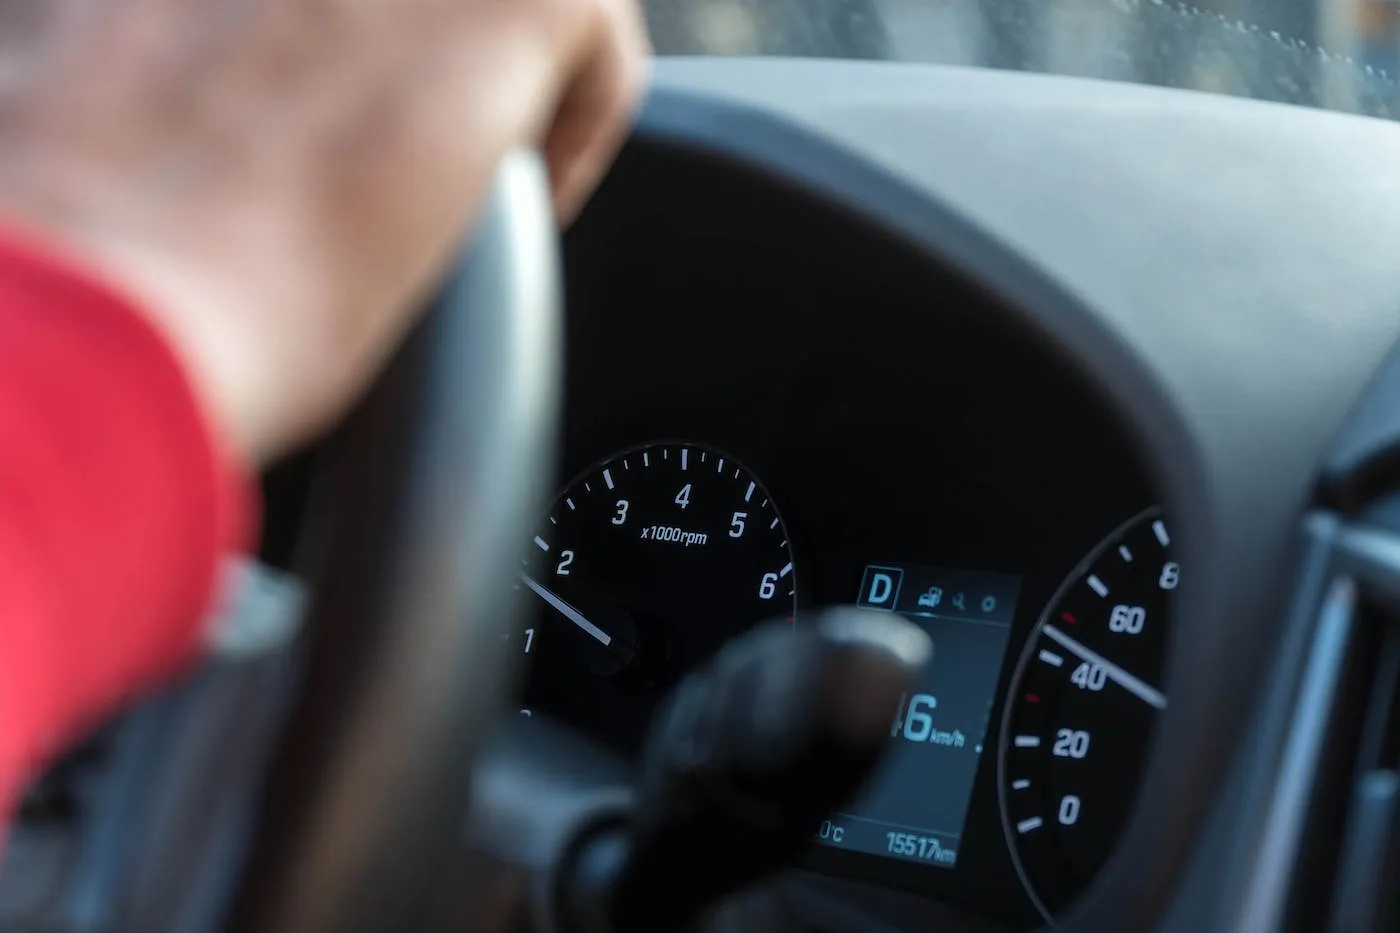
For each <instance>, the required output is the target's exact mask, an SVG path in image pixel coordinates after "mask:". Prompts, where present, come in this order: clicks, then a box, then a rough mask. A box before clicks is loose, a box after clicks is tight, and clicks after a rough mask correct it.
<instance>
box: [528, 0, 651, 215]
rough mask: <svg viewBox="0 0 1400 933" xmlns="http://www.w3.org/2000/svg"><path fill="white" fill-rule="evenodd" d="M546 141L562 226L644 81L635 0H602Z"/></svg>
mask: <svg viewBox="0 0 1400 933" xmlns="http://www.w3.org/2000/svg"><path fill="white" fill-rule="evenodd" d="M597 10H598V15H597V16H596V17H595V18H594V20H593V23H592V25H591V27H590V30H589V34H588V35H587V36H586V37H585V44H584V45H583V47H582V54H581V55H580V57H579V59H578V60H577V64H576V65H575V71H574V73H573V74H572V75H571V76H570V79H569V83H568V84H567V85H566V87H565V90H564V93H563V96H562V97H561V98H560V101H559V106H558V108H557V109H556V111H555V114H554V119H553V122H552V123H551V125H550V128H549V131H548V134H547V136H546V139H545V145H544V149H545V158H546V160H547V161H548V163H549V170H550V179H551V182H552V185H553V188H554V209H555V214H556V215H557V216H558V218H559V220H560V222H561V223H565V224H567V223H568V222H569V221H571V220H572V219H573V218H574V216H575V215H576V214H577V213H578V211H579V210H580V208H581V207H582V206H583V203H584V201H585V200H587V198H588V196H589V195H590V194H591V193H592V192H593V189H594V188H595V187H596V186H597V184H598V181H599V180H600V179H601V178H602V176H603V173H604V172H605V171H606V170H607V168H608V166H609V165H610V164H611V163H612V160H613V157H614V156H615V155H616V154H617V150H618V148H619V147H620V146H621V145H622V141H623V139H624V138H625V136H626V134H627V130H628V127H629V126H630V125H631V121H632V115H633V113H634V111H635V109H636V106H637V101H638V100H639V99H640V97H641V94H642V89H643V87H644V86H645V83H646V76H647V72H648V56H649V51H650V49H649V47H648V44H647V39H646V30H645V28H644V26H643V23H642V16H641V11H640V9H639V8H638V6H637V4H636V3H635V0H602V2H600V3H599V4H598V7H597Z"/></svg>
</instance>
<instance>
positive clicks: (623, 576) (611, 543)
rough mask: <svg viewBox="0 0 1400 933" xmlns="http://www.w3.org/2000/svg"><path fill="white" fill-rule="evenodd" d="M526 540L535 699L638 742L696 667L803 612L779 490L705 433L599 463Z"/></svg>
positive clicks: (539, 706)
mask: <svg viewBox="0 0 1400 933" xmlns="http://www.w3.org/2000/svg"><path fill="white" fill-rule="evenodd" d="M527 552H528V556H527V557H526V559H525V560H524V561H523V566H522V569H521V574H520V582H521V584H522V585H523V586H524V587H526V588H527V589H528V590H529V591H530V592H532V593H534V595H535V596H536V597H538V599H537V604H538V607H539V612H538V613H537V614H536V616H535V618H534V620H533V622H532V623H531V624H530V626H529V628H527V629H526V630H525V631H524V633H523V637H522V650H523V651H524V652H525V654H526V655H527V656H528V660H529V662H530V671H529V675H528V681H527V684H526V688H525V692H524V695H523V698H522V701H523V707H524V711H527V712H531V713H533V712H534V711H536V710H538V711H540V712H542V713H547V714H549V715H550V716H552V717H554V718H556V719H559V720H562V721H564V722H566V723H569V724H570V725H573V726H574V727H576V728H578V729H580V730H581V731H583V732H585V733H587V734H588V735H590V736H592V737H593V738H595V739H598V740H600V741H603V742H604V743H606V744H608V745H610V746H612V747H613V748H615V749H617V750H619V751H621V752H624V753H628V754H630V753H632V752H634V751H635V750H636V748H637V746H638V745H639V744H640V742H641V740H642V738H643V736H644V734H645V730H646V727H647V724H648V722H649V721H650V719H651V715H652V713H653V711H654V709H655V707H656V704H657V703H658V702H659V701H660V700H661V698H662V697H663V696H665V694H666V693H667V692H668V691H669V689H670V687H671V686H672V685H673V684H675V683H676V681H678V680H679V679H680V678H681V677H682V676H683V675H684V674H685V673H686V672H687V671H689V670H690V669H691V668H693V667H695V666H696V665H698V664H701V663H703V662H704V661H705V660H707V659H708V658H709V657H710V656H711V655H713V654H714V653H715V652H716V651H718V650H719V648H720V646H721V645H723V644H724V643H725V642H726V641H728V640H729V639H731V638H733V637H734V636H736V635H739V634H741V633H742V632H744V631H747V630H748V629H750V628H752V627H753V626H754V625H756V624H758V623H759V622H763V621H766V620H769V619H774V618H780V619H783V618H785V619H789V620H790V619H791V618H792V615H793V612H794V606H795V596H796V574H795V572H794V570H793V561H792V548H791V547H790V546H789V544H788V537H787V530H786V529H785V528H784V527H783V521H782V519H781V518H780V517H779V515H778V510H777V508H776V507H775V506H774V504H773V502H772V500H771V499H770V498H769V496H768V492H767V491H766V490H765V489H764V488H763V486H762V484H761V483H760V482H759V481H758V479H757V478H756V477H755V476H754V475H753V474H752V473H750V472H749V471H748V470H747V469H746V468H745V467H744V466H743V465H742V464H740V463H739V462H737V461H736V460H735V459H734V458H733V457H732V456H730V455H729V454H726V453H724V452H723V451H719V450H715V449H714V448H711V447H704V446H701V445H698V444H690V443H685V442H675V443H658V444H652V445H649V446H646V447H638V448H634V449H631V450H627V451H623V452H622V453H619V454H617V455H615V456H613V457H610V458H609V459H607V460H605V461H603V462H601V463H598V464H596V465H595V466H593V467H590V468H589V469H588V470H586V471H585V472H584V473H583V474H582V475H580V476H578V477H577V478H576V479H574V481H573V482H571V483H570V484H569V485H568V487H567V488H565V490H564V491H563V493H561V494H560V496H559V498H558V499H557V500H556V501H555V502H554V505H553V506H552V507H551V508H550V510H549V514H548V515H547V516H546V517H545V519H544V520H543V521H542V522H541V523H540V525H539V526H538V527H537V529H536V531H535V536H534V539H533V542H532V543H531V544H530V545H529V546H528V548H527Z"/></svg>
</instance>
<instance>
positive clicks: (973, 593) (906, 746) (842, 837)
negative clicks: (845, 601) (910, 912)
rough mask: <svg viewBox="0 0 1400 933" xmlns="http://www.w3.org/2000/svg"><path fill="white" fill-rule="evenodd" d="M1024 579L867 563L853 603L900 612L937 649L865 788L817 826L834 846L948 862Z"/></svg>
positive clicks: (903, 707)
mask: <svg viewBox="0 0 1400 933" xmlns="http://www.w3.org/2000/svg"><path fill="white" fill-rule="evenodd" d="M1020 592H1021V579H1020V577H1017V576H1012V575H1009V574H1003V573H988V572H985V571H978V570H953V569H947V568H941V567H920V566H913V565H892V564H871V565H869V566H867V567H866V568H865V572H864V573H863V575H862V578H861V582H860V592H859V593H858V594H857V598H856V603H857V605H859V606H861V607H862V608H864V609H875V610H881V611H885V612H898V613H899V614H900V615H902V616H904V617H905V618H907V619H908V620H909V621H911V622H913V623H915V624H916V625H918V626H919V627H920V628H922V629H923V630H924V631H925V632H927V633H928V635H929V638H930V639H932V641H933V655H932V657H931V658H930V660H929V663H928V666H927V667H926V668H925V669H924V671H923V673H922V674H921V675H920V677H919V680H918V683H917V684H916V686H915V687H914V688H913V689H912V690H911V691H910V692H909V693H908V694H906V695H905V697H904V698H903V701H902V702H901V703H900V709H899V712H898V714H897V715H896V716H895V719H894V721H893V722H892V723H891V724H890V743H891V747H890V748H889V749H888V751H887V752H886V754H885V758H884V760H883V761H882V762H881V764H880V767H879V768H878V770H877V771H876V773H875V775H874V776H873V777H872V778H871V781H870V783H869V784H868V785H866V787H865V790H864V791H863V792H862V793H861V795H860V796H859V797H858V798H857V799H856V800H855V801H854V802H853V803H852V804H851V805H850V806H848V807H846V808H845V809H844V810H843V811H842V812H839V813H833V814H832V815H831V817H830V818H829V819H827V820H826V821H825V822H824V823H822V826H821V829H820V830H819V831H818V833H817V839H818V841H819V842H821V843H823V844H825V845H828V846H832V847H835V848H839V849H847V850H852V851H856V852H865V853H868V854H872V855H882V856H887V857H890V858H898V859H905V860H908V861H913V862H919V863H922V864H926V865H937V866H940V867H943V868H952V867H953V865H955V864H956V863H957V860H958V846H959V844H960V843H961V841H962V831H963V824H964V822H965V821H966V818H967V808H968V804H969V802H970V801H971V799H972V784H973V780H974V779H975V778H976V776H977V766H978V764H979V762H980V760H981V757H982V755H983V754H984V753H986V752H989V750H988V749H986V748H985V746H984V744H983V742H984V740H985V738H986V735H987V725H988V721H989V719H990V717H991V712H992V704H993V702H994V700H995V696H994V694H995V692H996V685H997V675H998V674H999V673H1000V672H1001V666H1002V662H1003V659H1004V656H1005V654H1006V648H1007V642H1008V640H1009V636H1010V634H1011V622H1012V619H1013V618H1014V616H1015V612H1016V600H1017V598H1018V597H1019V596H1020Z"/></svg>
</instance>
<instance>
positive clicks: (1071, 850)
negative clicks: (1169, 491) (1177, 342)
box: [1000, 510, 1181, 919]
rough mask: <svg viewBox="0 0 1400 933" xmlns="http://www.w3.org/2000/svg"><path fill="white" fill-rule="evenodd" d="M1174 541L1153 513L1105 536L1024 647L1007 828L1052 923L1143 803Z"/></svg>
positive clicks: (1005, 806) (1162, 699)
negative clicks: (1140, 790) (1139, 797)
mask: <svg viewBox="0 0 1400 933" xmlns="http://www.w3.org/2000/svg"><path fill="white" fill-rule="evenodd" d="M1180 578H1181V568H1180V566H1179V565H1178V564H1177V562H1176V561H1175V560H1174V559H1173V557H1172V551H1171V533H1170V531H1169V530H1168V528H1167V523H1166V521H1165V520H1164V519H1163V518H1162V517H1161V516H1160V514H1159V513H1158V512H1157V511H1156V510H1149V511H1148V512H1145V513H1143V514H1141V515H1139V516H1137V517H1136V518H1134V519H1132V520H1131V521H1129V522H1128V523H1127V524H1125V525H1123V526H1122V527H1121V528H1119V529H1117V530H1116V531H1114V532H1113V533H1112V534H1111V535H1109V536H1108V538H1106V539H1105V540H1104V541H1103V542H1102V543H1101V544H1099V546H1098V547H1097V548H1095V549H1094V551H1093V552H1092V553H1091V554H1090V555H1089V556H1088V557H1087V558H1085V560H1084V561H1083V563H1081V564H1080V565H1079V567H1077V568H1076V569H1075V570H1074V572H1073V573H1072V574H1071V575H1070V577H1069V579H1067V580H1066V581H1065V582H1064V584H1062V585H1061V587H1060V589H1059V591H1058V592H1057V593H1056V594H1055V597H1054V598H1053V599H1052V600H1051V602H1050V605H1049V606H1048V607H1047V608H1046V610H1045V612H1044V614H1043V615H1042V616H1041V618H1040V621H1039V622H1038V623H1037V625H1036V628H1035V631H1034V632H1033V633H1032V634H1031V637H1030V639H1029V640H1028V642H1027V644H1026V648H1025V651H1024V653H1023V654H1022V656H1021V659H1020V663H1019V664H1018V666H1017V668H1016V674H1015V677H1014V678H1013V680H1012V686H1011V693H1010V695H1009V696H1008V699H1007V703H1006V712H1005V714H1004V720H1003V722H1002V731H1001V754H1000V781H1001V804H1002V820H1003V824H1004V826H1005V829H1006V837H1007V841H1008V843H1009V845H1010V847H1011V851H1012V854H1013V856H1014V858H1015V861H1016V867H1017V870H1018V871H1019V872H1020V874H1021V877H1022V880H1024V881H1025V883H1026V887H1027V889H1028V890H1029V891H1030V893H1031V897H1032V899H1033V900H1035V902H1036V906H1037V907H1039V908H1040V910H1041V912H1042V913H1043V914H1044V915H1045V917H1046V919H1053V917H1054V915H1055V914H1056V913H1057V912H1058V911H1059V910H1061V909H1062V908H1063V907H1064V906H1065V905H1066V904H1067V903H1068V902H1069V901H1070V900H1072V899H1073V898H1074V897H1075V896H1076V895H1078V894H1079V893H1080V891H1082V890H1083V888H1084V887H1085V885H1087V884H1088V883H1089V881H1090V880H1091V879H1092V878H1093V877H1094V875H1095V874H1096V873H1097V872H1098V870H1099V868H1100V867H1101V866H1102V865H1103V863H1104V860H1105V859H1107V858H1108V855H1109V853H1110V852H1111V851H1112V849H1113V845H1114V843H1115V842H1116V840H1117V837H1118V833H1119V831H1120V830H1121V829H1122V825H1123V822H1124V820H1125V819H1126V818H1127V816H1128V813H1129V811H1130V809H1131V807H1132V805H1133V801H1134V799H1135V797H1136V791H1137V785H1138V780H1139V777H1140V775H1141V771H1142V766H1143V759H1144V756H1145V755H1146V752H1147V745H1148V741H1149V739H1150V738H1151V734H1152V728H1153V725H1154V724H1155V722H1156V717H1157V714H1158V713H1159V712H1160V711H1162V710H1164V709H1166V706H1167V698H1166V696H1165V695H1164V694H1163V693H1162V690H1161V679H1162V665H1163V657H1164V653H1165V649H1166V638H1167V632H1168V628H1169V626H1170V610H1171V606H1170V601H1171V600H1170V597H1171V593H1172V590H1174V589H1176V587H1177V584H1178V582H1179V581H1180Z"/></svg>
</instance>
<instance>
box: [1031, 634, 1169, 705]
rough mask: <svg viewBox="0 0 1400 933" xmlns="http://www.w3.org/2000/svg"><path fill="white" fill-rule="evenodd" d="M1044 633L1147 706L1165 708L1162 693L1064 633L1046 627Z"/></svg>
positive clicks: (1165, 703) (1165, 701)
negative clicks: (1092, 665)
mask: <svg viewBox="0 0 1400 933" xmlns="http://www.w3.org/2000/svg"><path fill="white" fill-rule="evenodd" d="M1044 631H1045V634H1046V635H1048V636H1050V638H1051V639H1053V640H1054V641H1057V642H1059V644H1060V646H1061V647H1063V648H1065V649H1066V650H1068V651H1071V652H1073V653H1074V654H1077V655H1078V656H1079V658H1080V660H1082V661H1088V662H1089V663H1090V664H1097V665H1098V666H1099V667H1101V668H1103V672H1104V673H1105V674H1107V675H1108V679H1109V680H1111V681H1113V682H1114V683H1115V684H1117V685H1118V686H1120V687H1122V688H1123V689H1124V690H1126V691H1128V692H1129V693H1131V694H1132V695H1133V696H1135V697H1137V698H1138V699H1139V700H1141V701H1142V702H1144V703H1146V704H1147V705H1148V706H1155V707H1157V709H1166V708H1167V696H1166V694H1164V693H1163V692H1162V691H1160V690H1158V689H1156V688H1155V687H1151V686H1149V685H1148V684H1146V683H1144V682H1143V681H1141V680H1139V679H1138V678H1136V677H1134V676H1133V675H1132V674H1129V673H1128V672H1127V671H1125V670H1123V668H1121V667H1119V666H1118V665H1117V664H1114V663H1113V662H1112V661H1110V660H1108V659H1107V658H1105V657H1104V656H1103V655H1101V654H1097V653H1095V652H1093V651H1090V650H1089V649H1088V648H1086V647H1084V646H1083V645H1081V644H1080V643H1079V642H1077V641H1075V640H1074V639H1073V638H1070V637H1069V636H1068V635H1066V634H1065V633H1064V632H1062V631H1060V630H1059V629H1057V628H1055V626H1053V625H1047V626H1045V629H1044Z"/></svg>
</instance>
